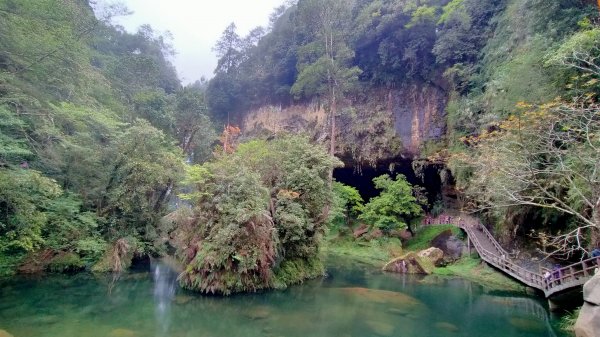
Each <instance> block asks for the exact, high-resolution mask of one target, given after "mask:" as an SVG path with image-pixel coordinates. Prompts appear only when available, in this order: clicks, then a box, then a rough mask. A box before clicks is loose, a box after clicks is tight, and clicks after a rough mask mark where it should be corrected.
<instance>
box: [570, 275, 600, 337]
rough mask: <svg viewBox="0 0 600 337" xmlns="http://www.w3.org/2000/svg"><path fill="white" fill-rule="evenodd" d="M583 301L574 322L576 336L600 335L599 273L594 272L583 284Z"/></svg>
mask: <svg viewBox="0 0 600 337" xmlns="http://www.w3.org/2000/svg"><path fill="white" fill-rule="evenodd" d="M583 300H584V301H585V302H584V304H583V307H581V311H580V312H579V317H578V318H577V322H576V323H575V335H576V336H577V337H598V336H600V274H596V276H594V277H593V278H592V279H591V280H589V281H588V282H587V283H586V284H585V285H584V286H583Z"/></svg>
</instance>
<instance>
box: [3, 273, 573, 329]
mask: <svg viewBox="0 0 600 337" xmlns="http://www.w3.org/2000/svg"><path fill="white" fill-rule="evenodd" d="M336 265H337V266H335V267H331V268H329V276H328V277H327V278H325V279H321V280H313V281H309V282H306V283H305V284H303V285H300V286H296V287H292V288H290V289H288V290H286V291H281V292H268V293H263V294H251V295H238V296H231V297H227V298H222V297H210V296H208V297H207V296H198V295H196V294H193V293H189V292H186V291H183V290H182V289H179V288H178V287H177V286H176V275H175V274H174V273H173V272H171V271H170V270H169V269H168V268H167V267H166V266H165V265H162V264H160V263H159V264H154V265H153V266H152V271H151V272H148V273H130V274H126V275H123V276H122V277H121V278H120V279H119V280H118V281H116V284H114V285H113V286H112V287H111V281H112V278H111V277H108V276H107V277H104V276H102V277H98V276H93V275H89V274H81V275H75V276H71V277H66V276H51V277H46V278H19V279H13V280H10V281H5V282H3V283H1V284H0V336H2V332H1V330H6V331H8V332H9V333H11V334H12V335H14V336H15V337H33V336H35V337H38V336H47V337H81V336H89V337H96V336H98V337H136V336H139V337H147V336H156V337H167V336H169V337H170V336H172V337H188V336H189V337H192V336H193V337H205V336H206V337H209V336H212V337H221V336H223V337H232V336H244V337H252V336H267V337H268V336H273V337H278V336H290V337H295V336H298V337H300V336H315V337H321V336H340V337H345V336H355V337H359V336H360V337H362V336H402V337H443V336H477V337H479V336H486V337H534V336H544V337H545V336H547V337H553V336H556V337H562V336H563V335H561V334H560V333H559V332H557V331H556V332H555V331H553V329H552V324H555V323H556V322H554V321H552V318H550V317H549V315H548V312H547V309H546V308H545V306H544V304H543V303H544V302H542V301H540V299H536V298H529V297H524V296H522V295H513V296H509V295H494V294H489V293H486V292H485V291H484V289H482V288H481V287H480V286H477V285H475V284H473V283H471V282H468V281H463V280H440V281H439V282H430V281H428V282H423V280H422V278H419V277H408V276H406V275H402V276H401V275H390V274H383V273H381V272H379V271H377V270H374V269H372V268H370V267H364V266H359V265H356V264H342V265H340V264H339V263H336ZM109 289H110V292H109Z"/></svg>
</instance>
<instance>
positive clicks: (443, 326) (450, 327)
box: [435, 322, 459, 332]
mask: <svg viewBox="0 0 600 337" xmlns="http://www.w3.org/2000/svg"><path fill="white" fill-rule="evenodd" d="M435 327H436V328H438V329H440V330H444V331H448V332H458V330H459V329H458V327H457V326H456V325H454V324H452V323H448V322H437V323H435Z"/></svg>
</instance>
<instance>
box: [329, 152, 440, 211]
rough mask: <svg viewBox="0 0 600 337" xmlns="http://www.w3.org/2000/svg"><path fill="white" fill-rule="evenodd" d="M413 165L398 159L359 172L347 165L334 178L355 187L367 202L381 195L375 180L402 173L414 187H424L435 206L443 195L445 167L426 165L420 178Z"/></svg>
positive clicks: (407, 160)
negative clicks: (443, 171)
mask: <svg viewBox="0 0 600 337" xmlns="http://www.w3.org/2000/svg"><path fill="white" fill-rule="evenodd" d="M412 164H413V160H412V159H407V158H396V159H393V160H388V161H385V162H380V163H378V164H377V165H376V166H375V167H370V166H369V167H362V169H361V170H357V169H356V167H355V166H351V165H346V167H343V168H338V169H336V170H335V171H334V173H333V176H334V178H335V180H336V181H339V182H341V183H343V184H346V185H349V186H353V187H355V188H356V189H357V190H358V192H359V193H360V195H361V196H362V197H363V199H364V200H365V202H367V201H368V200H370V199H371V198H373V197H376V196H378V195H379V193H380V191H379V190H377V189H376V188H375V186H374V185H373V178H376V177H379V176H380V175H383V174H389V175H390V176H391V177H395V176H396V174H398V173H401V174H403V175H405V176H406V179H407V180H408V182H409V183H411V184H412V185H414V186H421V187H424V188H425V190H426V192H427V198H428V201H429V204H430V205H433V203H434V202H435V201H436V199H438V198H439V197H440V196H441V194H442V187H443V184H442V178H441V176H440V171H441V170H442V169H443V168H444V167H443V165H439V164H428V165H425V166H424V167H423V169H422V175H421V176H418V175H417V173H416V172H415V170H414V168H413V165H412ZM390 169H392V170H390Z"/></svg>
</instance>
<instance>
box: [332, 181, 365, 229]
mask: <svg viewBox="0 0 600 337" xmlns="http://www.w3.org/2000/svg"><path fill="white" fill-rule="evenodd" d="M363 209H364V201H363V198H362V197H361V196H360V193H358V190H357V189H356V188H354V187H352V186H348V185H344V184H342V183H339V182H337V181H336V182H334V183H333V201H332V207H331V211H330V213H329V223H330V224H331V226H333V227H340V226H342V225H345V226H350V224H351V221H352V219H356V218H358V216H359V215H360V214H361V213H362V211H363Z"/></svg>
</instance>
